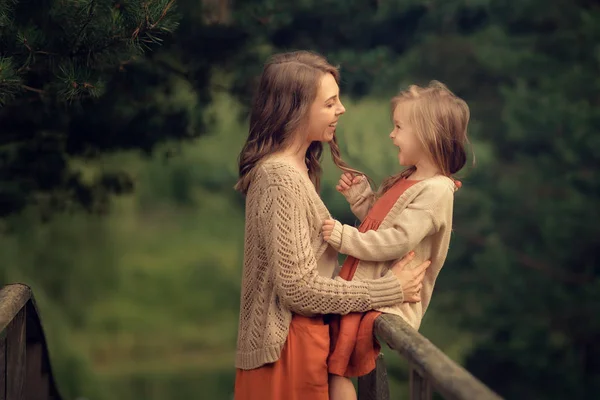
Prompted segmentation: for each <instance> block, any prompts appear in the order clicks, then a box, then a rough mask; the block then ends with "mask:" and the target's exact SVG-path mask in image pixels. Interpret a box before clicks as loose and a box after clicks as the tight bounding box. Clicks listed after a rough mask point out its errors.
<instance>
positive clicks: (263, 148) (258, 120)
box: [235, 51, 362, 194]
mask: <svg viewBox="0 0 600 400" xmlns="http://www.w3.org/2000/svg"><path fill="white" fill-rule="evenodd" d="M325 74H331V75H333V77H334V78H335V80H336V82H338V83H339V80H340V74H339V72H338V69H337V68H336V67H334V66H332V65H331V64H329V63H328V62H327V60H326V59H325V58H324V57H322V56H320V55H318V54H315V53H312V52H308V51H295V52H289V53H281V54H276V55H274V56H273V57H271V59H270V60H269V61H268V62H267V63H266V65H265V67H264V69H263V72H262V75H261V77H260V82H259V85H258V89H257V91H256V94H255V97H254V102H253V105H252V110H251V113H250V130H249V134H248V139H247V140H246V143H245V144H244V147H243V149H242V151H241V152H240V155H239V180H238V182H237V184H236V185H235V189H236V190H238V191H240V192H241V193H243V194H246V193H247V191H248V187H249V185H250V182H251V181H252V173H251V172H252V171H253V169H254V167H256V166H257V165H258V163H259V162H260V161H261V160H263V159H264V158H265V157H267V156H269V155H270V154H273V153H275V152H278V151H280V150H283V149H284V148H286V147H287V146H289V144H290V142H291V141H292V139H293V138H292V134H293V133H294V132H297V131H298V129H299V128H300V127H301V126H302V124H303V123H304V122H305V121H306V118H307V117H308V112H309V110H310V106H311V104H312V103H313V102H314V100H315V98H316V97H317V91H318V89H319V85H320V82H321V78H322V77H323V76H324V75H325ZM329 147H330V149H331V156H332V158H333V162H334V163H335V165H337V166H338V168H340V169H341V170H342V171H345V172H351V173H353V174H359V175H360V174H362V173H361V172H360V171H357V170H355V169H352V168H350V167H349V166H348V165H347V164H346V163H345V162H344V161H343V160H342V157H341V155H340V150H339V147H338V144H337V138H336V137H335V136H334V138H333V140H332V141H331V142H330V143H329ZM322 152H323V144H322V143H321V142H313V143H311V145H310V146H309V148H308V150H307V152H306V156H305V163H306V166H307V168H308V174H309V177H310V179H311V180H312V182H313V184H314V185H315V187H316V188H317V190H319V187H320V181H321V172H322V169H321V164H320V160H321V154H322Z"/></svg>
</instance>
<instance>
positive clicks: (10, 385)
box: [6, 307, 26, 400]
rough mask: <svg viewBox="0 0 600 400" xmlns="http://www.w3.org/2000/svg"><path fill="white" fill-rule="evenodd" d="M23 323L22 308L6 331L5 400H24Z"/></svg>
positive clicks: (24, 319)
mask: <svg viewBox="0 0 600 400" xmlns="http://www.w3.org/2000/svg"><path fill="white" fill-rule="evenodd" d="M25 321H26V309H25V307H23V308H21V310H19V312H18V313H17V315H16V316H15V317H14V318H13V320H12V321H11V322H10V324H8V327H7V329H6V400H22V399H24V397H23V395H24V390H23V389H24V384H25V344H26V338H25Z"/></svg>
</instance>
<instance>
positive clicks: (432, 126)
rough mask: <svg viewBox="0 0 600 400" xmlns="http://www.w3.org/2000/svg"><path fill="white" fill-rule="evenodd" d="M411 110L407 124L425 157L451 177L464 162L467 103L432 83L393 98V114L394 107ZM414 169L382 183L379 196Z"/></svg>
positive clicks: (413, 167)
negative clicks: (423, 150)
mask: <svg viewBox="0 0 600 400" xmlns="http://www.w3.org/2000/svg"><path fill="white" fill-rule="evenodd" d="M399 106H401V107H410V109H409V123H410V125H411V126H412V128H413V130H414V132H415V134H416V135H417V138H418V139H419V141H420V143H421V145H422V146H423V148H424V149H425V151H426V153H427V154H428V156H429V157H430V158H431V160H432V161H433V162H434V164H435V165H436V166H437V167H438V169H439V170H440V171H441V173H442V174H443V175H445V176H448V177H450V178H452V175H453V174H455V173H457V172H458V171H460V170H461V169H462V168H463V167H464V166H465V164H466V162H467V153H466V150H465V146H466V144H467V143H468V142H469V139H468V137H467V126H468V124H469V119H470V111H469V106H468V105H467V103H466V102H465V101H464V100H463V99H461V98H460V97H458V96H456V95H455V94H454V93H452V92H451V91H450V90H449V89H448V88H447V87H446V86H445V85H444V84H443V83H440V82H438V81H432V82H431V83H430V84H429V86H427V87H420V86H417V85H411V86H410V87H409V88H408V89H407V90H405V91H402V92H400V94H399V95H398V96H396V97H394V98H393V99H392V104H391V109H392V115H393V114H394V111H395V110H396V107H399ZM415 171H416V167H415V166H411V167H408V168H406V169H404V170H403V171H402V172H400V173H399V174H396V175H394V176H391V177H389V178H387V179H385V180H384V181H383V183H382V184H381V187H380V189H379V194H380V195H381V194H383V193H385V192H386V191H387V190H389V189H390V188H391V187H392V186H394V184H395V183H396V182H398V180H400V179H403V178H407V177H409V176H410V175H411V174H412V173H413V172H415Z"/></svg>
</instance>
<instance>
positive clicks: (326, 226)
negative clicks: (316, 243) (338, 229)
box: [323, 219, 335, 242]
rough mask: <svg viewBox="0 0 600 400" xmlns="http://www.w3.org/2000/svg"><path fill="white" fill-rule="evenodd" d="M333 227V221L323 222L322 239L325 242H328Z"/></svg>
mask: <svg viewBox="0 0 600 400" xmlns="http://www.w3.org/2000/svg"><path fill="white" fill-rule="evenodd" d="M334 226H335V219H326V220H325V221H323V239H325V241H326V242H328V241H329V238H330V237H331V233H332V232H333V227H334Z"/></svg>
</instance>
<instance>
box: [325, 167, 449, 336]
mask: <svg viewBox="0 0 600 400" xmlns="http://www.w3.org/2000/svg"><path fill="white" fill-rule="evenodd" d="M456 190H457V186H456V185H455V183H454V181H452V180H451V179H450V178H448V177H445V176H440V175H438V176H435V177H433V178H429V179H425V180H422V181H420V182H418V183H415V184H414V185H412V186H411V187H409V188H408V189H407V190H406V191H405V192H404V193H403V194H402V195H401V196H400V198H399V199H398V200H397V201H396V203H395V204H394V206H393V207H392V209H391V210H390V212H389V213H388V214H387V216H386V217H385V219H384V220H383V221H382V223H381V225H380V226H379V228H378V229H377V230H371V231H367V232H364V233H361V232H359V231H358V229H356V228H355V227H352V226H349V225H342V224H341V223H340V222H339V221H336V222H335V226H334V229H333V232H332V234H331V238H330V239H329V243H330V244H331V245H332V246H333V247H334V248H335V249H336V250H338V251H339V252H340V253H342V254H348V255H351V256H353V257H356V258H358V259H359V260H361V261H360V262H359V264H358V267H357V270H356V273H355V274H354V279H360V280H365V279H375V278H377V277H379V276H382V275H385V274H387V273H388V271H389V270H388V268H389V267H390V266H391V265H393V263H394V262H395V261H396V260H398V259H399V258H402V257H403V256H404V255H406V254H407V253H408V252H409V251H411V250H414V251H415V258H414V259H413V261H412V262H411V263H410V264H409V265H408V267H407V268H414V267H416V266H418V265H419V264H421V263H422V262H423V261H425V260H430V261H431V265H430V266H429V268H427V271H426V273H425V278H424V279H423V288H422V290H421V301H420V302H419V303H401V304H396V305H393V306H383V307H375V308H376V309H377V310H379V311H382V312H386V313H390V314H396V315H399V316H401V317H403V318H404V319H405V320H406V321H407V322H408V323H409V324H411V325H412V326H413V327H414V328H415V329H419V326H420V325H421V320H422V318H423V315H424V314H425V311H426V310H427V307H428V305H429V302H430V301H431V294H432V292H433V287H434V285H435V281H436V279H437V276H438V274H439V272H440V270H441V269H442V266H443V265H444V261H445V260H446V255H447V254H448V247H449V244H450V234H451V232H452V212H453V205H454V192H455V191H456ZM343 194H344V196H345V197H346V199H347V200H348V202H349V203H350V208H351V209H352V212H353V213H354V214H355V215H356V216H357V217H358V218H359V219H360V220H361V221H362V220H363V219H364V218H365V216H366V215H367V213H368V211H369V210H370V208H371V207H372V206H373V204H374V202H375V194H374V193H373V190H372V189H371V186H370V185H369V183H368V181H367V180H366V179H363V180H362V181H361V182H360V183H358V184H355V185H353V186H351V187H350V188H349V189H348V190H347V191H345V192H344V193H343Z"/></svg>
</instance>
